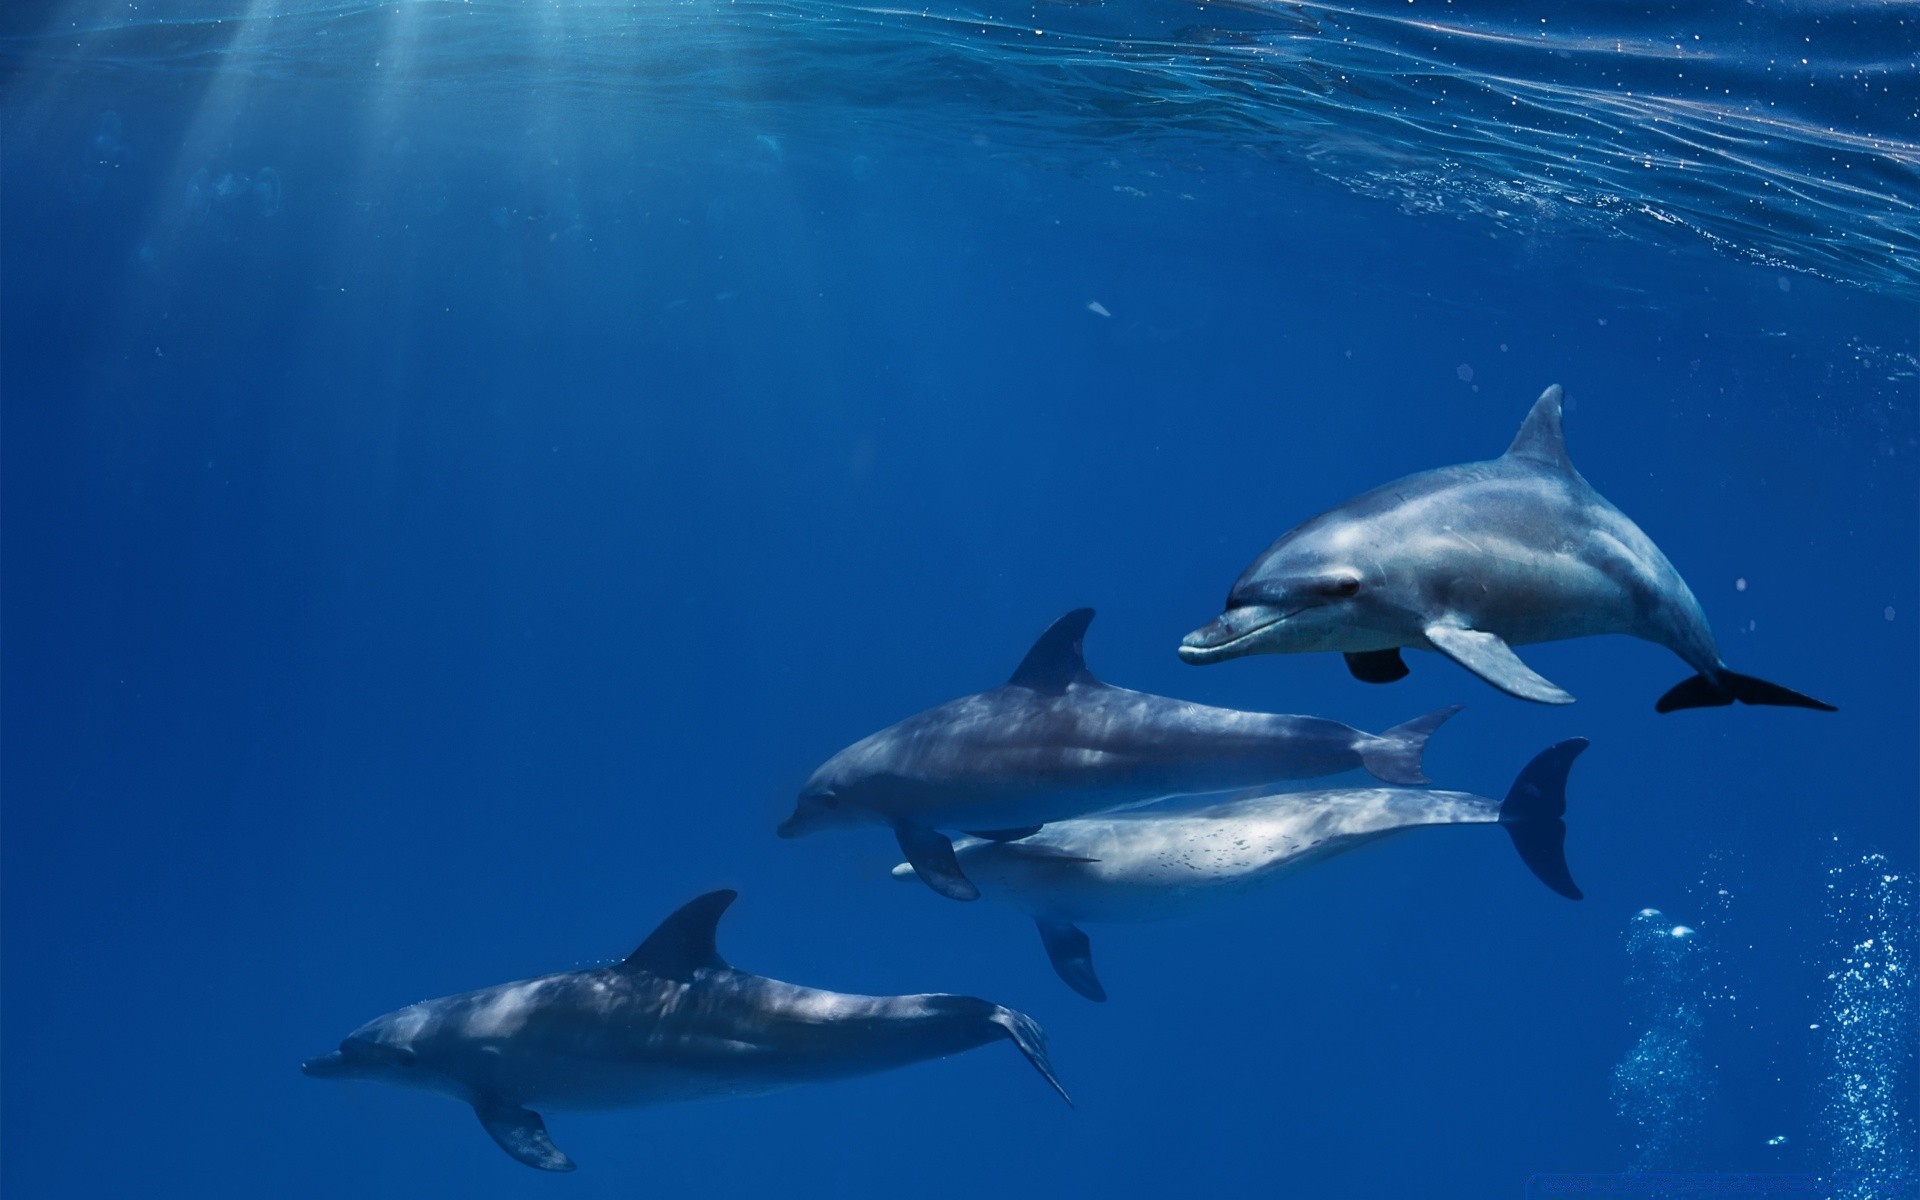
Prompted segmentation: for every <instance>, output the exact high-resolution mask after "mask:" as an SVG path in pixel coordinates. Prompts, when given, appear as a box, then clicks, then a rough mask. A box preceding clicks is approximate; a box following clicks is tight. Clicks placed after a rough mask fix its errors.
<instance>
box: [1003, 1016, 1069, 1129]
mask: <svg viewBox="0 0 1920 1200" xmlns="http://www.w3.org/2000/svg"><path fill="white" fill-rule="evenodd" d="M988 1020H990V1021H992V1022H993V1023H994V1024H995V1025H998V1026H999V1027H1000V1028H1002V1029H1004V1030H1006V1031H1007V1037H1008V1038H1010V1039H1011V1040H1012V1041H1013V1044H1014V1045H1016V1046H1018V1047H1020V1053H1022V1054H1024V1055H1026V1056H1027V1061H1028V1062H1030V1063H1032V1064H1033V1069H1034V1070H1036V1071H1038V1072H1040V1075H1041V1077H1042V1078H1043V1079H1045V1080H1046V1081H1047V1082H1048V1083H1049V1084H1051V1085H1053V1090H1054V1091H1056V1092H1059V1093H1060V1098H1061V1099H1062V1100H1065V1101H1066V1102H1067V1107H1069V1108H1071V1107H1073V1097H1072V1096H1069V1095H1067V1089H1066V1088H1064V1087H1062V1086H1061V1085H1060V1077H1059V1076H1058V1075H1055V1074H1054V1073H1053V1060H1052V1059H1050V1058H1048V1057H1047V1033H1046V1030H1044V1029H1042V1028H1040V1023H1039V1022H1038V1021H1036V1020H1034V1019H1033V1018H1032V1017H1030V1016H1028V1015H1027V1014H1025V1013H1023V1012H1015V1011H1014V1010H1013V1009H1011V1008H1006V1007H1002V1006H999V1005H996V1006H995V1007H994V1011H993V1015H992V1016H991V1017H989V1018H988Z"/></svg>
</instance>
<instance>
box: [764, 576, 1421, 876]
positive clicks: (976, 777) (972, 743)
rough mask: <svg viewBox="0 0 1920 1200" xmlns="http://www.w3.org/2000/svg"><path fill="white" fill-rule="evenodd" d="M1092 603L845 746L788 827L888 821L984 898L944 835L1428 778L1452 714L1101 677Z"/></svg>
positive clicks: (938, 872) (791, 832)
mask: <svg viewBox="0 0 1920 1200" xmlns="http://www.w3.org/2000/svg"><path fill="white" fill-rule="evenodd" d="M1092 620H1093V610H1092V609H1090V608H1082V609H1077V610H1075V611H1074V612H1070V613H1068V614H1067V615H1066V616H1064V617H1061V618H1060V619H1059V620H1058V621H1055V622H1054V623H1053V625H1052V627H1050V628H1049V629H1048V630H1047V631H1046V632H1045V633H1044V634H1042V635H1041V636H1040V640H1039V641H1037V642H1035V643H1034V645H1033V648H1032V649H1031V650H1029V651H1028V652H1027V656H1026V658H1025V659H1024V660H1023V661H1022V662H1021V664H1020V667H1019V669H1018V670H1016V671H1015V672H1014V673H1013V677H1012V678H1011V679H1009V680H1008V681H1007V682H1006V684H1005V685H1004V686H1001V687H998V688H995V689H993V690H992V691H989V692H980V693H977V694H975V695H971V696H963V697H961V698H960V699H958V700H951V701H948V702H947V703H945V704H942V705H939V706H938V707H936V708H930V709H928V710H926V711H925V712H922V713H919V714H917V715H915V716H912V717H909V718H907V719H906V720H904V721H902V722H900V723H899V724H897V725H894V726H892V727H890V728H887V729H883V730H881V731H880V732H879V733H876V734H873V735H872V736H870V737H867V738H865V739H863V740H861V741H859V742H856V743H854V744H853V745H852V746H849V747H847V748H846V749H844V750H842V751H840V752H839V753H838V754H836V755H834V756H833V757H832V758H830V759H828V760H827V762H826V763H825V764H824V765H822V766H821V767H820V769H819V770H817V771H815V772H814V773H813V776H812V778H810V779H808V780H807V782H806V786H805V787H803V788H802V789H801V792H800V800H799V803H798V804H797V806H796V807H795V808H794V811H793V815H792V816H790V817H789V818H787V820H786V821H785V822H784V823H783V824H782V825H781V826H780V836H782V837H799V836H800V835H802V834H806V833H812V832H814V831H815V830H819V829H826V828H834V827H850V826H855V825H884V826H888V827H890V828H892V829H893V830H894V833H895V835H896V837H897V838H898V839H899V842H900V849H901V850H902V851H903V852H904V853H905V854H906V856H907V859H908V860H909V861H910V862H912V863H913V867H914V870H915V871H916V872H917V873H918V875H919V877H920V878H921V879H922V880H923V881H925V882H926V884H927V885H928V886H929V887H931V888H933V889H934V890H935V891H937V892H939V893H940V894H941V895H943V896H948V897H951V898H953V899H956V900H972V899H974V898H976V897H977V896H978V895H979V891H978V890H977V889H976V888H975V887H974V886H973V884H971V883H969V882H968V881H967V878H966V875H965V874H964V873H963V872H962V871H961V870H960V868H959V866H958V864H956V863H955V862H954V857H953V845H952V843H951V842H949V841H948V840H947V838H946V837H945V836H944V835H943V834H941V833H939V832H938V831H939V830H942V829H954V830H961V831H965V832H968V833H972V834H975V835H977V836H979V837H984V838H994V839H1001V840H1006V839H1011V838H1017V837H1022V836H1025V835H1026V834H1030V833H1032V832H1034V831H1035V830H1037V829H1039V828H1040V827H1041V826H1043V825H1045V824H1047V823H1049V822H1052V821H1061V820H1065V819H1067V818H1069V817H1077V816H1081V815H1083V814H1085V813H1090V812H1106V811H1109V810H1112V809H1116V808H1124V807H1128V806H1130V805H1136V804H1144V803H1148V802H1150V801H1153V800H1158V799H1162V798H1164V797H1167V796H1177V795H1189V794H1196V793H1205V792H1228V791H1237V790H1242V789H1245V788H1248V787H1254V786H1259V785H1265V784H1270V783H1276V782H1279V781H1281V780H1287V779H1310V778H1313V777H1316V776H1321V775H1333V774H1337V773H1339V772H1341V771H1348V770H1352V769H1354V768H1357V767H1364V768H1366V769H1367V770H1368V771H1370V772H1372V773H1373V775H1374V776H1375V777H1376V778H1379V779H1383V780H1386V781H1387V782H1389V783H1410V784H1420V783H1425V782H1427V780H1426V776H1424V775H1423V774H1421V771H1420V757H1421V754H1422V752H1423V751H1424V750H1425V748H1426V742H1427V737H1428V736H1429V735H1430V734H1431V733H1432V732H1433V731H1434V729H1435V728H1437V727H1438V726H1439V725H1440V723H1441V722H1443V721H1445V720H1446V719H1447V718H1448V717H1450V716H1452V715H1453V714H1454V713H1455V712H1457V711H1459V709H1458V707H1457V706H1456V707H1454V708H1443V709H1440V710H1439V711H1437V712H1433V713H1429V714H1427V715H1426V716H1424V717H1420V718H1418V719H1416V720H1413V721H1408V722H1407V723H1406V724H1404V725H1399V726H1396V727H1394V728H1392V729H1389V730H1387V731H1386V732H1385V733H1382V734H1377V735H1376V734H1371V733H1363V732H1361V731H1360V730H1358V729H1354V728H1352V727H1351V726H1347V725H1342V724H1340V723H1339V722H1338V721H1328V720H1324V719H1322V718H1319V717H1296V716H1281V715H1278V714H1273V713H1250V712H1239V711H1236V710H1234V709H1228V708H1210V707H1207V706H1206V705H1201V704H1190V703H1188V702H1186V701H1184V700H1171V699H1168V698H1167V697H1164V696H1151V695H1147V694H1145V693H1143V692H1133V691H1128V690H1126V689H1125V688H1117V687H1112V686H1110V685H1108V684H1105V683H1102V682H1100V681H1099V680H1098V679H1095V678H1094V677H1093V674H1092V672H1090V671H1088V670H1087V663H1086V659H1085V657H1084V655H1083V654H1082V651H1081V642H1082V640H1083V639H1084V638H1085V636H1086V631H1087V625H1088V623H1089V622H1091V621H1092Z"/></svg>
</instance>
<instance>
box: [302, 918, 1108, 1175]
mask: <svg viewBox="0 0 1920 1200" xmlns="http://www.w3.org/2000/svg"><path fill="white" fill-rule="evenodd" d="M734 895H735V893H733V892H731V891H719V892H709V893H707V894H706V895H704V896H700V897H698V898H696V899H694V900H692V901H690V902H689V903H688V904H687V905H685V906H684V907H683V908H681V909H680V910H679V911H678V912H675V913H674V914H673V915H672V916H670V917H668V918H667V919H666V920H665V921H663V922H661V924H660V927H659V928H658V929H656V930H654V931H653V934H652V935H651V936H650V937H648V938H647V940H646V941H645V942H643V943H641V945H640V948H639V949H637V950H635V951H634V952H633V953H632V954H630V955H628V956H627V958H626V960H625V961H624V962H621V963H619V964H617V965H615V966H611V967H600V968H598V969H595V970H591V971H566V972H562V973H560V974H557V975H543V976H541V977H540V978H538V979H528V980H523V981H522V982H519V983H506V984H501V985H499V986H498V987H490V988H482V989H481V990H479V991H477V992H465V993H462V994H461V995H458V996H446V997H443V998H441V999H438V1000H424V1001H422V1002H420V1003H419V1004H414V1005H409V1006H408V1007H406V1008H403V1009H400V1010H399V1011H397V1012H390V1013H388V1014H387V1015H386V1016H384V1017H377V1018H375V1019H374V1020H372V1021H369V1022H368V1023H367V1024H365V1025H362V1026H361V1027H360V1028H359V1029H356V1030H354V1031H353V1032H352V1033H351V1034H348V1035H347V1038H346V1040H345V1041H343V1042H341V1043H340V1048H339V1049H338V1050H335V1051H333V1052H331V1053H329V1054H324V1055H321V1056H320V1057H319V1058H316V1059H313V1060H312V1061H311V1062H308V1063H306V1064H305V1065H304V1067H303V1068H302V1069H303V1070H304V1071H305V1072H306V1073H307V1074H308V1075H312V1076H315V1077H316V1078H321V1079H372V1080H378V1081H380V1082H383V1083H395V1084H401V1085H404V1086H408V1087H416V1088H423V1089H425V1090H427V1091H434V1092H441V1093H443V1094H446V1095H449V1096H453V1097H455V1098H457V1099H460V1100H464V1101H466V1102H467V1103H468V1104H471V1105H473V1110H474V1112H475V1113H476V1114H478V1116H479V1118H480V1124H481V1125H483V1126H485V1127H486V1131H487V1132H488V1133H489V1134H491V1135H492V1136H493V1140H494V1141H496V1142H498V1143H499V1144H500V1148H501V1149H502V1150H505V1151H506V1152H507V1153H508V1154H510V1155H512V1156H513V1157H514V1158H516V1159H518V1160H519V1161H521V1162H523V1163H525V1164H526V1165H528V1166H530V1167H538V1168H539V1169H541V1170H543V1171H571V1170H573V1160H571V1159H569V1158H568V1157H567V1156H566V1155H565V1154H562V1153H561V1152H560V1150H559V1149H558V1148H556V1147H555V1146H554V1144H553V1142H552V1141H551V1140H550V1139H549V1138H548V1137H547V1127H546V1122H545V1121H544V1120H542V1119H541V1116H540V1114H539V1113H538V1112H536V1111H534V1109H535V1106H539V1107H541V1108H572V1109H605V1108H630V1107H637V1106H639V1105H645V1104H668V1103H674V1102H678V1101H685V1100H710V1099H721V1098H725V1097H730V1096H751V1095H758V1094H760V1093H763V1092H773V1091H779V1090H781V1089H783V1088H788V1087H792V1086H794V1085H795V1084H801V1083H812V1082H815V1081H819V1080H828V1079H845V1078H849V1077H851V1076H855V1075H867V1074H871V1073H873V1072H876V1071H885V1070H890V1069H892V1068H894V1067H901V1066H906V1065H907V1064H909V1063H915V1062H920V1061H922V1060H924V1059H929V1058H940V1057H943V1056H945V1055H949V1054H957V1053H959V1052H960V1051H962V1050H971V1049H973V1048H974V1047H976V1046H984V1045H986V1044H987V1043H989V1042H992V1041H996V1040H998V1039H1000V1038H1006V1039H1008V1040H1010V1041H1012V1042H1013V1043H1014V1045H1016V1046H1018V1047H1019V1048H1020V1052H1021V1053H1022V1054H1024V1055H1026V1056H1027V1061H1029V1062H1031V1063H1032V1064H1033V1065H1034V1067H1035V1068H1036V1069H1038V1070H1039V1072H1040V1074H1041V1075H1043V1076H1045V1078H1046V1080H1047V1082H1048V1083H1050V1084H1052V1085H1053V1087H1054V1089H1055V1090H1056V1091H1058V1092H1059V1093H1060V1095H1061V1096H1062V1097H1063V1098H1064V1097H1066V1094H1067V1093H1066V1090H1065V1089H1064V1088H1062V1087H1061V1086H1060V1081H1059V1080H1058V1079H1056V1078H1055V1077H1054V1074H1053V1066H1052V1064H1051V1063H1050V1062H1049V1061H1048V1059H1047V1043H1046V1035H1045V1034H1044V1033H1042V1032H1041V1030H1040V1026H1038V1025H1037V1024H1035V1023H1034V1022H1033V1020H1032V1019H1031V1018H1030V1017H1028V1016H1026V1015H1025V1014H1023V1013H1018V1012H1015V1011H1014V1010H1012V1009H1010V1008H1002V1007H1001V1006H1000V1005H998V1004H990V1003H988V1002H987V1001H985V1000H980V999H976V998H975V997H973V996H943V995H925V996H849V995H843V994H842V993H839V992H824V991H820V990H818V989H816V988H807V987H799V986H796V985H795V984H791V983H782V982H780V981H779V980H777V979H767V978H764V977H762V976H759V975H749V974H747V973H746V972H744V971H736V970H734V969H733V968H732V967H730V966H728V965H727V964H726V962H725V961H724V960H722V959H721V957H720V955H719V952H718V951H717V950H715V948H714V941H713V938H714V926H715V925H716V924H717V923H718V922H719V920H720V914H721V913H723V912H725V911H726V908H727V905H729V904H731V903H733V898H734ZM1069 1103H1071V1101H1069Z"/></svg>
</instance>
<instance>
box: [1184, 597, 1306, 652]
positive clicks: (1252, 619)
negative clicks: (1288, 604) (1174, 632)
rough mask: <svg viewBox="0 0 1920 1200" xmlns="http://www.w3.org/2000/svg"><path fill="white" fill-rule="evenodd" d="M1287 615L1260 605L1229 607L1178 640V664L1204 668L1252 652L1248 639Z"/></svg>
mask: <svg viewBox="0 0 1920 1200" xmlns="http://www.w3.org/2000/svg"><path fill="white" fill-rule="evenodd" d="M1291 615H1292V614H1290V613H1288V612H1285V611H1283V610H1281V609H1277V608H1269V607H1267V606H1266V605H1264V604H1249V605H1244V606H1242V607H1240V608H1230V609H1228V610H1227V611H1226V612H1223V613H1221V614H1220V615H1219V616H1217V617H1215V618H1214V619H1213V620H1211V621H1209V622H1207V623H1206V624H1205V625H1202V626H1201V627H1200V628H1198V629H1196V630H1194V631H1193V632H1192V633H1189V634H1188V635H1187V636H1186V637H1184V638H1181V639H1180V661H1182V662H1186V663H1192V664H1193V665H1195V666H1204V665H1206V664H1207V663H1216V662H1225V661H1226V660H1227V659H1229V658H1238V657H1239V656H1240V655H1242V654H1249V653H1252V651H1253V649H1254V647H1252V646H1249V645H1247V644H1246V643H1247V641H1248V640H1249V639H1251V638H1252V637H1254V636H1255V635H1256V634H1259V633H1262V632H1264V631H1265V630H1266V629H1268V628H1270V627H1271V626H1274V625H1278V624H1279V623H1280V622H1282V621H1284V620H1286V619H1287V617H1289V616H1291Z"/></svg>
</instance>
